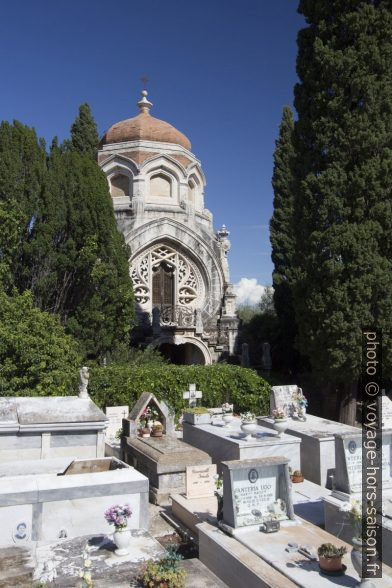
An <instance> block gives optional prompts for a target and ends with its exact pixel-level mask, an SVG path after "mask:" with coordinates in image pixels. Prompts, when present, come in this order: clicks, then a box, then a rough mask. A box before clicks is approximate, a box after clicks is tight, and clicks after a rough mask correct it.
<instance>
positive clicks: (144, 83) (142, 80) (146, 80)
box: [140, 75, 150, 90]
mask: <svg viewBox="0 0 392 588" xmlns="http://www.w3.org/2000/svg"><path fill="white" fill-rule="evenodd" d="M140 81H141V82H142V84H143V90H146V89H147V82H149V81H150V80H149V78H148V77H147V76H146V75H143V76H142V77H141V78H140Z"/></svg>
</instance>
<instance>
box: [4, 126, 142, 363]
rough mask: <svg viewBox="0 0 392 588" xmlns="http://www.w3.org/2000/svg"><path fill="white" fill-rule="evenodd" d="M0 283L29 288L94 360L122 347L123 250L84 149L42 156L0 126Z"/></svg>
mask: <svg viewBox="0 0 392 588" xmlns="http://www.w3.org/2000/svg"><path fill="white" fill-rule="evenodd" d="M0 220H1V221H2V227H3V228H4V230H3V231H2V232H1V235H0V252H1V255H0V286H2V287H3V289H5V291H7V292H9V293H10V292H12V291H13V290H12V289H13V288H14V287H16V288H17V289H18V291H19V292H24V291H25V290H31V292H32V294H33V297H34V302H35V304H36V305H37V306H38V308H39V309H41V310H43V311H47V312H51V313H56V314H58V315H59V316H60V319H61V321H62V323H63V324H64V325H65V327H66V329H67V331H68V332H69V333H71V334H72V335H74V336H75V338H76V339H78V340H79V341H80V342H81V343H82V346H81V347H82V351H83V352H84V353H85V355H86V356H88V357H91V358H98V357H101V356H102V355H105V354H106V353H107V352H108V351H109V350H113V348H115V347H116V346H117V345H120V344H122V345H127V344H128V342H129V332H130V328H131V326H132V321H133V314H134V307H133V293H132V283H131V279H130V276H129V267H128V258H129V251H128V248H127V247H126V245H125V241H124V238H123V236H122V235H121V234H120V233H119V232H118V230H117V226H116V221H115V218H114V212H113V205H112V199H111V196H110V194H109V189H108V184H107V180H106V177H105V175H104V174H103V172H102V171H101V170H100V168H99V166H98V165H97V163H96V162H95V161H94V160H93V159H92V157H91V153H87V152H80V151H78V150H76V149H69V148H65V149H64V148H62V147H59V146H58V145H57V140H54V142H53V144H52V148H51V153H50V156H49V157H48V156H47V154H46V151H45V149H44V146H43V145H42V144H41V143H40V142H39V141H38V140H37V137H36V135H35V132H34V130H32V129H29V128H27V127H25V126H23V125H21V124H20V123H17V122H16V123H14V124H13V125H10V124H8V123H3V124H2V125H1V126H0Z"/></svg>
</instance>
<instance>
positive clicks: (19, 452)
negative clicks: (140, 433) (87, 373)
mask: <svg viewBox="0 0 392 588" xmlns="http://www.w3.org/2000/svg"><path fill="white" fill-rule="evenodd" d="M106 426H107V418H106V416H105V414H104V413H103V412H102V411H101V410H100V409H99V408H98V406H97V405H96V404H94V402H93V401H92V400H91V399H90V398H88V397H87V398H79V397H77V396H43V397H29V396H27V397H23V396H18V397H12V398H11V397H1V398H0V460H1V461H17V460H26V459H48V458H55V457H80V458H88V457H103V456H104V452H105V428H106Z"/></svg>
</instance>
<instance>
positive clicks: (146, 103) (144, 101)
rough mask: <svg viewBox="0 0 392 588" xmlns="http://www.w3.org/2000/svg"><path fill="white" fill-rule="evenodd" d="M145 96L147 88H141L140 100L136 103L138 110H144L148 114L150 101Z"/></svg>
mask: <svg viewBox="0 0 392 588" xmlns="http://www.w3.org/2000/svg"><path fill="white" fill-rule="evenodd" d="M147 96H148V92H147V90H142V98H141V100H139V102H138V103H137V105H138V107H139V108H140V112H146V113H147V114H148V113H149V112H150V108H151V106H152V102H150V101H149V100H147Z"/></svg>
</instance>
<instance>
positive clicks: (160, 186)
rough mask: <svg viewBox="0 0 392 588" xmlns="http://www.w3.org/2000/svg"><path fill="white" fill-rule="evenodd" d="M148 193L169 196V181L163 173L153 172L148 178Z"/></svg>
mask: <svg viewBox="0 0 392 588" xmlns="http://www.w3.org/2000/svg"><path fill="white" fill-rule="evenodd" d="M150 195H151V196H153V197H156V198H162V197H163V198H171V181H170V178H168V177H167V176H165V175H164V174H155V175H154V176H152V177H151V179H150Z"/></svg>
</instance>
